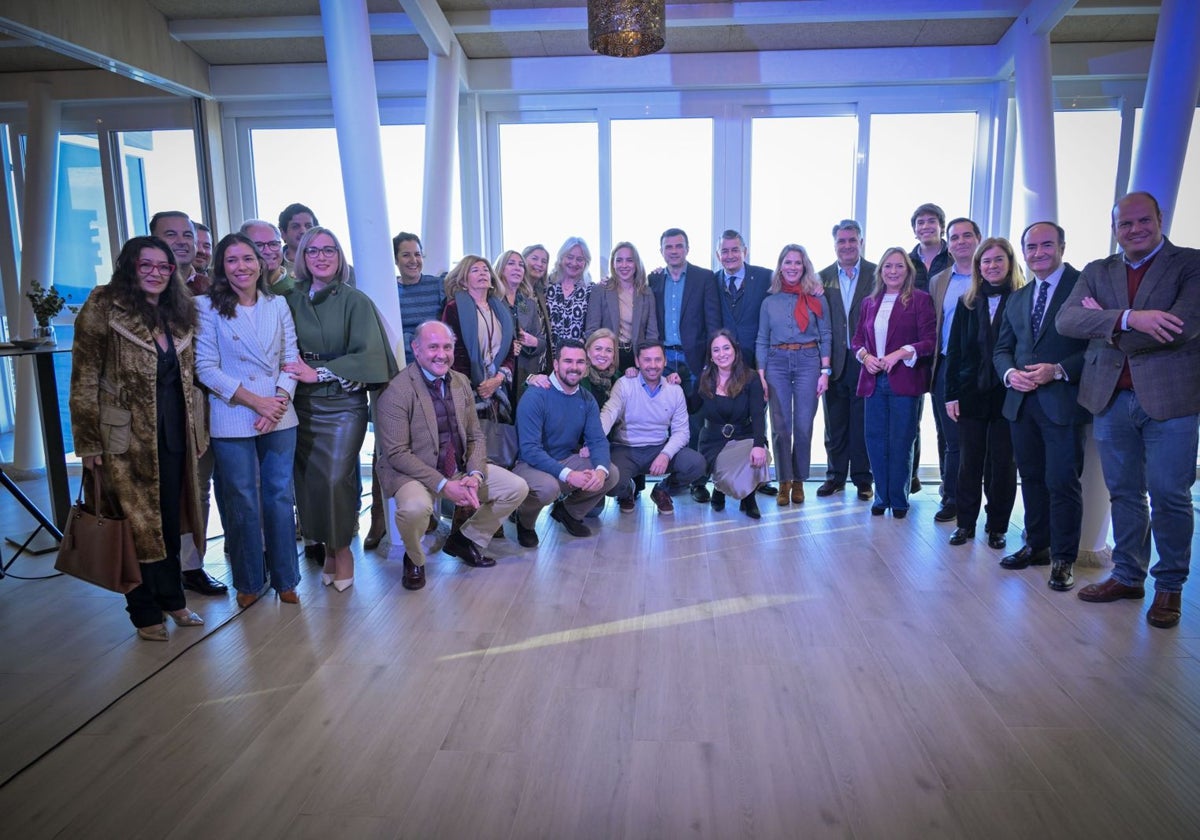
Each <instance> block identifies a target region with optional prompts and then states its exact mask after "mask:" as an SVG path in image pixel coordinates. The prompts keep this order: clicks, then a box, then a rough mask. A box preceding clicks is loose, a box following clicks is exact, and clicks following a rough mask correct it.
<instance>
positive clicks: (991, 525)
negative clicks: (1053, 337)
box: [945, 237, 1025, 550]
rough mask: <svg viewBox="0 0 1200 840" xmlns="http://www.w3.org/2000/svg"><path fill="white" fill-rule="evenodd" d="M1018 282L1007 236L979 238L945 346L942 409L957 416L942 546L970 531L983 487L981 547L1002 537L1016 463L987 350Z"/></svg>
mask: <svg viewBox="0 0 1200 840" xmlns="http://www.w3.org/2000/svg"><path fill="white" fill-rule="evenodd" d="M1023 285H1025V275H1024V274H1022V273H1021V267H1020V266H1019V265H1017V260H1016V255H1015V254H1014V253H1013V247H1012V243H1010V242H1009V241H1008V240H1007V239H1004V238H1001V237H990V238H988V239H985V240H983V241H982V242H980V243H979V247H978V248H976V249H975V256H974V258H973V261H972V271H971V285H970V286H969V287H968V288H967V291H966V292H965V293H964V294H963V296H962V297H961V298H960V299H959V301H958V306H957V307H955V310H954V320H953V321H952V322H951V324H950V343H949V344H948V345H947V347H946V362H945V364H946V405H945V411H946V415H947V416H948V417H949V418H950V419H951V420H953V421H954V422H956V423H958V449H959V462H958V491H957V496H956V501H957V502H958V521H957V523H956V524H957V526H958V527H956V528H955V529H954V533H953V534H951V535H950V545H962V544H964V543H966V542H967V541H968V540H972V539H974V538H975V521H976V520H977V519H978V518H979V508H980V505H981V503H982V498H983V497H982V494H983V493H984V492H986V493H987V505H986V507H985V508H984V510H985V513H986V516H985V517H984V529H985V530H986V531H987V535H988V538H987V542H988V546H989V547H991V548H994V549H997V550H999V549H1002V548H1004V547H1005V546H1006V545H1007V544H1008V538H1007V536H1006V535H1007V533H1008V525H1009V518H1010V517H1011V515H1012V509H1013V503H1014V502H1015V501H1016V498H1017V465H1016V461H1015V460H1014V459H1013V448H1012V435H1011V432H1010V431H1009V428H1008V421H1007V420H1005V419H1004V414H1003V408H1004V397H1005V396H1006V394H1007V389H1006V388H1005V387H1004V382H1003V381H1002V380H1001V378H1000V375H999V374H998V373H997V372H996V366H995V364H993V362H992V355H993V352H994V351H995V349H996V339H997V338H998V337H999V334H1000V324H1001V323H1002V322H1003V320H1004V308H1005V306H1006V305H1007V304H1008V298H1009V295H1011V294H1012V293H1013V292H1014V291H1015V290H1017V289H1019V288H1021V286H1023Z"/></svg>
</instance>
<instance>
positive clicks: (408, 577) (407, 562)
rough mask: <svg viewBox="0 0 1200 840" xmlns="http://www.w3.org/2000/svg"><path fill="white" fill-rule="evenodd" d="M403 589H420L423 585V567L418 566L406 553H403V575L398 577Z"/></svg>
mask: <svg viewBox="0 0 1200 840" xmlns="http://www.w3.org/2000/svg"><path fill="white" fill-rule="evenodd" d="M400 582H401V584H402V585H403V586H404V588H405V589H410V590H411V589H420V588H422V587H423V586H425V567H424V566H418V565H417V564H416V563H414V562H413V561H412V559H411V558H409V556H408V555H407V554H405V555H404V577H403V578H401V579H400Z"/></svg>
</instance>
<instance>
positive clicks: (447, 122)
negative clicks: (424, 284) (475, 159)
mask: <svg viewBox="0 0 1200 840" xmlns="http://www.w3.org/2000/svg"><path fill="white" fill-rule="evenodd" d="M461 56H462V50H461V49H460V48H459V46H458V42H457V41H455V42H453V43H451V45H450V52H449V55H437V54H435V53H432V52H431V53H430V54H429V78H428V84H427V85H426V90H425V196H424V201H423V203H422V206H421V217H422V221H421V227H422V230H421V243H422V245H424V247H425V271H426V272H427V273H429V274H440V273H441V272H443V271H447V270H448V269H450V268H451V267H452V266H451V265H450V261H451V260H452V259H454V258H455V256H459V255H455V254H451V253H450V211H451V204H450V202H451V196H452V188H453V183H454V156H455V154H457V151H458V75H459V63H460V61H461ZM484 256H487V255H486V254H485V255H484Z"/></svg>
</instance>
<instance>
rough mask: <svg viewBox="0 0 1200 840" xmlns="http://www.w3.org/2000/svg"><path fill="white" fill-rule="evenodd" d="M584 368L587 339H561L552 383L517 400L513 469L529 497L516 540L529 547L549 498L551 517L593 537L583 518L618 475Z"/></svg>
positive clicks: (535, 540) (580, 534) (575, 533)
mask: <svg viewBox="0 0 1200 840" xmlns="http://www.w3.org/2000/svg"><path fill="white" fill-rule="evenodd" d="M586 372H587V354H586V353H585V352H584V349H583V343H582V342H579V341H575V340H568V341H563V342H560V343H558V344H556V345H555V347H554V373H553V374H551V375H550V387H549V388H529V389H528V390H526V391H525V395H524V396H523V397H522V398H521V401H520V402H519V403H518V404H517V439H518V440H519V442H520V459H519V460H518V461H517V465H516V466H515V467H514V468H513V472H514V473H516V474H517V475H519V476H520V477H521V478H523V479H525V482H526V483H527V484H528V485H529V495H528V496H526V497H525V501H524V502H523V503H522V504H521V506H520V507H519V508H517V542H519V543H520V544H521V545H523V546H525V547H526V548H533V547H534V546H536V545H537V544H538V535H537V531H535V530H534V528H533V525H534V523H535V522H536V521H537V518H538V514H539V513H540V512H541V510H542V508H544V507H545V506H546V505H548V504H550V503H551V502H553V503H554V507H553V508H551V509H550V516H551V518H553V519H557V520H558V521H559V522H560V523H561V524H562V526H563V527H564V528H566V529H567V533H569V534H571V535H572V536H575V537H587V536H590V535H591V533H592V531H591V529H590V528H589V527H588V526H587V525H585V524H584V523H583V517H584V516H586V515H587V512H588V511H589V510H591V509H592V508H593V507H594V506H595V505H596V502H598V501H599V500H600V499H601V498H602V497H603V496H604V494H605V493H607V492H608V491H609V490H611V489H612V488H613V487H614V486H616V484H617V481H618V480H619V479H620V475H619V473H618V472H617V468H616V467H614V466H612V464H611V463H610V461H609V449H608V438H606V437H605V436H604V428H603V427H602V426H601V425H600V407H599V406H598V405H597V404H596V398H595V397H593V396H592V395H591V393H589V392H588V391H585V390H583V389H582V388H580V387H579V382H580V380H581V379H582V378H583V375H584V373H586ZM564 494H565V496H566V498H564V499H562V500H561V501H556V500H557V499H558V498H559V496H562V495H564Z"/></svg>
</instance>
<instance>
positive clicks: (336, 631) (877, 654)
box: [0, 485, 1200, 840]
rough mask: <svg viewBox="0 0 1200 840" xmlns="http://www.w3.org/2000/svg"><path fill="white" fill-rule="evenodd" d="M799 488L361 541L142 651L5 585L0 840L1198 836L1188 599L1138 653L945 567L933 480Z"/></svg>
mask: <svg viewBox="0 0 1200 840" xmlns="http://www.w3.org/2000/svg"><path fill="white" fill-rule="evenodd" d="M814 489H815V485H810V486H809V490H810V492H809V497H810V500H809V501H808V502H807V503H806V504H804V505H802V506H798V507H797V506H793V507H789V508H784V509H778V508H776V506H775V503H774V501H770V500H764V501H763V503H762V508H763V512H764V518H763V520H762V521H761V522H760V523H758V524H754V523H752V522H750V521H749V520H748V519H746V518H745V517H744V516H742V515H741V514H739V513H738V512H737V511H736V506H731V509H730V510H727V511H726V512H725V513H723V514H715V513H713V512H712V511H711V510H709V509H708V508H707V506H704V507H701V506H699V505H696V504H694V503H693V502H691V500H690V499H687V498H686V497H685V498H680V499H677V509H676V514H675V515H674V516H672V517H659V516H657V515H656V514H655V512H654V509H653V506H652V505H650V504H649V502H648V500H643V502H642V503H641V505H640V507H639V509H638V511H637V513H636V515H632V516H629V515H626V516H622V515H620V514H619V513H618V512H617V511H616V509H615V506H613V505H611V504H610V506H609V508H608V510H606V512H605V513H604V515H603V517H602V518H601V520H600V523H601V524H600V527H599V529H598V534H597V536H594V537H592V538H589V539H582V540H577V539H572V538H571V537H569V536H567V535H566V534H565V532H563V531H562V530H561V528H560V526H558V524H557V523H554V522H551V521H549V520H548V519H547V518H545V517H543V519H542V520H541V521H540V522H539V527H538V530H539V532H540V533H541V535H542V545H541V548H540V550H536V551H526V550H522V549H520V548H519V547H518V546H517V545H516V543H515V541H514V539H513V537H514V534H513V533H512V528H513V526H512V525H506V529H507V530H508V532H509V533H508V536H509V539H508V540H507V541H505V542H504V543H503V544H502V545H501V546H500V547H499V548H498V551H497V554H499V555H500V562H499V565H497V566H496V567H495V568H493V569H481V570H475V569H469V568H467V567H465V566H463V565H462V564H460V563H458V562H457V561H454V560H452V559H448V558H445V557H444V556H443V555H440V554H435V555H433V556H432V558H431V563H430V566H429V584H428V586H427V587H426V589H425V590H424V591H422V592H419V593H411V592H407V591H405V590H404V589H402V588H401V586H400V572H401V568H400V563H399V562H398V560H397V559H396V557H397V556H398V555H395V554H393V555H392V557H391V559H389V556H388V554H389V553H388V550H387V544H386V543H385V544H384V547H382V548H381V549H380V550H379V551H377V552H375V553H369V554H367V555H366V556H365V557H363V556H361V555H360V558H359V561H358V566H357V571H356V578H355V585H354V587H353V588H351V589H350V590H348V591H347V592H345V593H337V592H335V591H333V590H332V589H331V588H326V589H323V588H321V586H320V583H319V576H318V574H317V570H316V568H315V567H309V566H305V567H304V568H303V569H302V571H303V572H304V574H305V579H304V581H303V583H302V584H301V586H300V592H301V596H302V598H303V604H302V605H301V606H300V607H293V606H287V605H282V604H279V603H278V602H277V601H275V600H264V601H262V602H260V603H258V604H256V605H254V606H253V607H251V608H250V609H248V610H246V611H244V612H242V613H238V612H237V611H236V609H235V608H234V606H233V602H232V598H197V599H194V600H193V601H192V603H191V605H192V606H193V607H194V608H195V609H197V610H198V611H199V612H201V613H202V614H203V615H204V617H205V618H206V620H207V621H208V626H207V627H206V628H205V629H203V630H197V629H190V628H182V629H172V639H171V642H170V643H169V644H166V645H163V644H154V643H149V642H141V641H138V640H137V639H136V638H135V637H134V635H133V632H132V629H131V628H130V626H129V624H128V621H127V619H126V617H125V614H124V611H123V604H122V601H121V599H120V597H119V596H113V595H109V594H106V593H103V592H100V591H98V590H93V589H90V588H89V587H87V586H86V585H84V584H81V583H77V582H75V581H72V580H69V579H64V578H57V579H53V580H44V581H19V580H15V579H11V578H9V579H5V580H3V581H0V739H2V740H0V744H2V746H0V837H3V838H6V840H7V838H20V839H21V840H29V839H30V838H45V837H64V838H138V837H146V838H192V837H195V838H241V837H247V838H249V837H253V838H273V837H280V838H305V837H313V838H316V837H321V838H329V837H336V838H343V837H351V838H356V837H380V838H391V837H413V838H439V839H440V838H472V840H475V839H476V838H489V839H490V838H527V837H545V838H619V837H651V838H679V837H711V838H739V837H746V838H751V837H753V838H777V837H804V838H809V837H854V838H932V837H963V838H992V837H1028V838H1059V837H1072V838H1075V837H1078V838H1105V837H1113V838H1132V837H1155V838H1172V837H1179V838H1183V837H1195V836H1197V835H1196V832H1197V825H1198V824H1200V661H1198V657H1200V603H1198V601H1200V598H1198V597H1197V595H1196V594H1195V593H1200V589H1198V588H1197V585H1196V584H1192V589H1191V590H1190V591H1189V592H1187V593H1185V602H1184V619H1183V622H1182V624H1181V625H1180V626H1179V627H1178V628H1176V629H1173V630H1167V631H1163V630H1154V629H1152V628H1150V627H1148V626H1147V625H1146V623H1145V621H1144V619H1143V612H1144V610H1145V607H1146V606H1147V604H1143V603H1135V602H1121V603H1116V604H1108V605H1092V604H1085V603H1083V602H1081V601H1079V600H1078V599H1077V598H1076V597H1075V595H1074V593H1070V594H1059V593H1055V592H1052V591H1051V590H1049V589H1048V588H1047V587H1046V585H1045V575H1046V573H1045V569H1030V570H1027V571H1024V572H1004V571H1002V570H1000V569H999V568H998V567H997V566H996V561H997V560H998V559H999V556H1000V553H999V552H995V551H991V550H989V549H988V548H987V547H986V545H985V544H984V543H982V542H976V543H974V544H972V545H969V546H967V547H963V548H951V547H949V546H947V545H946V538H947V536H948V534H949V530H950V528H949V526H944V525H935V524H934V523H933V521H932V517H933V512H934V510H935V509H936V492H935V491H933V490H931V489H926V491H925V492H923V493H921V494H920V495H919V496H917V497H916V498H915V499H914V508H913V511H912V514H911V515H910V517H909V519H908V520H906V521H895V520H893V519H892V518H891V517H890V516H889V517H884V518H873V517H871V516H869V515H868V513H867V508H868V506H867V504H866V503H861V502H858V501H856V500H855V499H854V498H853V496H852V495H851V496H849V497H844V496H839V497H835V498H832V499H817V498H815V493H813V492H812V491H813V490H814ZM14 511H16V508H15V505H13V504H11V503H10V502H8V500H7V499H5V500H3V501H2V502H0V524H3V525H4V526H5V527H7V528H10V529H11V528H12V527H13V524H14V522H15V521H17V520H19V518H20V517H19V516H18V515H17V514H18V513H19V511H16V512H14ZM1019 517H1020V508H1019V506H1018V512H1017V514H1016V518H1015V520H1014V527H1013V529H1012V530H1011V532H1010V534H1009V540H1010V545H1013V546H1014V547H1015V545H1016V544H1017V542H1018V540H1019V533H1020V518H1019ZM443 527H445V526H443ZM355 549H356V551H359V550H360V549H359V546H358V542H357V540H356V541H355ZM9 553H10V552H9V549H6V550H5V556H6V557H7V556H9ZM50 563H51V561H50V559H49V555H47V556H45V557H43V558H39V559H36V560H27V559H25V558H22V559H20V560H19V561H18V562H17V564H16V566H14V568H13V570H12V571H14V572H16V573H18V574H24V575H33V574H37V573H39V571H44V570H46V569H48V568H49V566H50ZM208 568H209V570H210V571H211V572H212V573H213V574H216V575H218V576H220V577H222V578H224V579H226V580H228V577H229V575H228V569H227V567H226V566H225V565H224V562H223V560H222V556H221V544H220V541H215V542H214V543H212V544H211V546H210V550H209V554H208ZM1105 574H1106V573H1105V572H1104V571H1102V570H1083V571H1082V573H1081V575H1080V578H1081V580H1080V584H1081V585H1082V584H1083V583H1086V582H1088V581H1089V580H1095V579H1099V578H1101V577H1103V576H1105ZM5 780H7V781H5Z"/></svg>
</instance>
